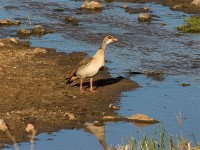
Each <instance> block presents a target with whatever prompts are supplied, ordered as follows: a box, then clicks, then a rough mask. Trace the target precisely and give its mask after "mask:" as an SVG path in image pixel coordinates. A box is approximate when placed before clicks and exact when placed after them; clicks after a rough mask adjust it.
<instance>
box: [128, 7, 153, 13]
mask: <svg viewBox="0 0 200 150" xmlns="http://www.w3.org/2000/svg"><path fill="white" fill-rule="evenodd" d="M124 8H125V12H127V13H129V14H138V13H147V12H148V11H149V8H148V7H142V8H139V9H135V8H131V7H128V6H124Z"/></svg>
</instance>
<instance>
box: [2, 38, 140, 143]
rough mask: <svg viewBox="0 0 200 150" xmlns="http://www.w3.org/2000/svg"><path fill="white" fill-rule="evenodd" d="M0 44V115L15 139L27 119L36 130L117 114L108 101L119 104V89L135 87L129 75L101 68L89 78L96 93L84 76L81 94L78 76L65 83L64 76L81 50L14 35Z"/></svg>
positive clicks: (23, 135) (4, 140) (22, 133)
mask: <svg viewBox="0 0 200 150" xmlns="http://www.w3.org/2000/svg"><path fill="white" fill-rule="evenodd" d="M0 48H1V50H0V57H1V60H0V64H1V66H0V76H1V78H0V80H1V85H0V101H1V103H0V107H1V109H0V118H1V119H3V120H4V121H5V123H6V124H7V125H8V127H9V130H10V132H11V134H12V135H13V136H14V137H15V139H16V141H17V142H22V141H27V140H28V137H27V135H28V134H27V132H26V131H25V128H26V126H27V124H29V123H31V124H33V125H34V126H35V128H36V130H37V131H38V133H41V132H51V131H57V130H59V129H63V128H67V129H73V128H81V127H82V126H83V124H84V123H85V122H86V121H87V122H88V121H89V122H93V121H99V122H100V123H101V122H102V118H103V116H106V115H112V116H113V115H116V113H115V111H114V109H111V108H109V105H110V104H117V103H118V100H119V97H120V93H121V92H122V91H127V90H132V89H134V88H137V87H138V84H137V83H134V82H133V81H131V80H129V79H126V78H123V77H117V78H112V77H111V76H110V75H109V72H108V70H107V69H104V70H103V71H102V72H100V73H99V74H98V75H97V76H96V77H94V86H95V87H96V90H98V91H99V93H91V92H89V90H88V86H89V81H88V79H86V80H85V82H84V87H85V89H86V92H85V93H80V92H79V80H77V82H75V83H74V84H73V85H68V84H66V80H65V79H66V76H67V75H68V73H69V72H70V71H71V69H72V68H73V67H75V65H76V64H77V63H78V62H79V60H81V59H82V58H83V57H86V54H85V53H81V52H77V53H71V54H66V53H58V52H56V51H55V50H53V49H45V48H38V47H36V48H34V47H29V46H28V44H26V43H23V42H20V41H18V40H16V39H14V38H12V39H1V40H0ZM69 114H73V115H74V116H75V118H76V119H74V120H71V119H70V118H69ZM0 136H1V141H0V142H1V143H0V144H3V143H11V142H12V141H11V140H10V139H9V138H8V137H7V135H6V134H5V133H4V132H2V131H0Z"/></svg>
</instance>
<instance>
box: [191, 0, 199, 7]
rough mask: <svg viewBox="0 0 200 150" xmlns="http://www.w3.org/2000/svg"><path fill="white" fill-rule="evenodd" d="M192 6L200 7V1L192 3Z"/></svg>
mask: <svg viewBox="0 0 200 150" xmlns="http://www.w3.org/2000/svg"><path fill="white" fill-rule="evenodd" d="M192 4H194V5H197V6H200V0H194V1H193V2H192Z"/></svg>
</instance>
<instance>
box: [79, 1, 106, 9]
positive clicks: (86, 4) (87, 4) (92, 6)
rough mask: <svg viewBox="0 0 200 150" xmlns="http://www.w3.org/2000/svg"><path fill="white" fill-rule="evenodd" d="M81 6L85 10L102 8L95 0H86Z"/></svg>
mask: <svg viewBox="0 0 200 150" xmlns="http://www.w3.org/2000/svg"><path fill="white" fill-rule="evenodd" d="M81 8H82V9H87V10H97V9H102V8H103V5H102V4H101V3H99V2H96V1H91V2H88V0H86V1H84V2H83V4H82V6H81Z"/></svg>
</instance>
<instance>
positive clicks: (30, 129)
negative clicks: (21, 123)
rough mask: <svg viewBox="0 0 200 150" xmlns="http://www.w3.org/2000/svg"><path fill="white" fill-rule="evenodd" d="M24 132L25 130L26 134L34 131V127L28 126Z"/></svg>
mask: <svg viewBox="0 0 200 150" xmlns="http://www.w3.org/2000/svg"><path fill="white" fill-rule="evenodd" d="M25 130H26V131H27V132H30V131H33V130H35V127H34V126H33V125H32V124H28V125H27V127H26V129H25Z"/></svg>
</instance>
